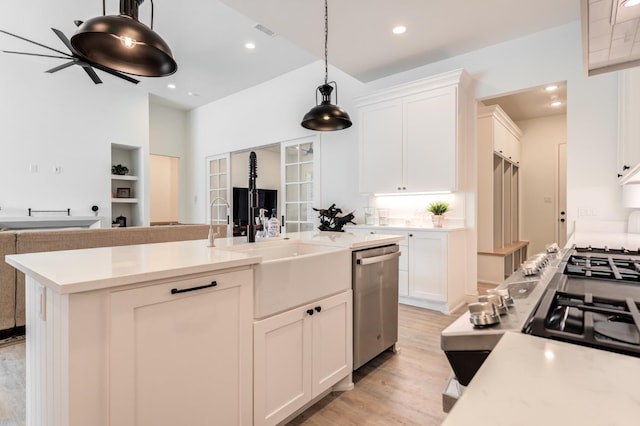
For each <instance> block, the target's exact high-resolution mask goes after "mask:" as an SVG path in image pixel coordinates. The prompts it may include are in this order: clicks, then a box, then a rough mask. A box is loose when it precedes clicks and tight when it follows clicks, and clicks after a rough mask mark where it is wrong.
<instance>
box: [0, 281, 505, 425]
mask: <svg viewBox="0 0 640 426" xmlns="http://www.w3.org/2000/svg"><path fill="white" fill-rule="evenodd" d="M492 287H493V286H486V287H485V286H483V285H479V286H478V289H479V292H480V294H483V293H484V292H485V290H486V288H492ZM461 313H462V309H461V310H459V311H457V312H455V313H454V314H452V315H444V314H441V313H439V312H435V311H430V310H425V309H419V308H414V307H411V306H406V305H400V311H399V330H398V331H399V339H398V346H399V347H400V352H399V353H397V354H393V353H391V352H385V353H383V354H381V355H380V356H378V357H377V358H375V359H374V360H372V361H370V362H369V363H368V364H367V365H365V366H363V367H362V368H360V369H359V370H358V371H356V372H355V373H354V377H353V379H354V383H355V389H354V390H352V391H349V392H335V393H331V394H329V395H328V396H326V397H325V398H324V399H322V400H321V401H319V402H318V403H317V404H316V405H314V406H313V407H311V408H310V409H309V410H307V411H305V412H304V413H302V414H301V415H299V416H298V417H296V418H295V419H294V420H293V421H291V422H290V423H289V425H292V426H295V425H306V426H314V425H318V426H329V425H331V426H333V425H340V426H348V425H358V426H360V425H372V426H376V425H380V426H383V425H384V426H391V425H420V426H427V425H439V424H440V423H441V422H442V420H443V419H444V416H445V414H444V413H443V411H442V390H443V389H444V387H445V384H446V382H447V380H448V378H449V374H450V368H449V364H448V363H447V360H446V357H445V355H444V353H443V352H442V350H441V349H440V332H441V331H442V330H443V329H444V328H446V327H447V326H448V325H449V324H450V323H451V322H453V320H455V319H456V318H457V317H458V316H459V315H460V314H461ZM25 395H26V393H25V344H24V343H18V344H14V345H10V346H5V347H2V348H0V426H17V425H24V424H25V418H26V415H25Z"/></svg>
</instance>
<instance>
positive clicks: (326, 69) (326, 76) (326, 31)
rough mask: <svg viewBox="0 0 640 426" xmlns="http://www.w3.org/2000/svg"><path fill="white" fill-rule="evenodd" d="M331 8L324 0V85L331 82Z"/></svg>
mask: <svg viewBox="0 0 640 426" xmlns="http://www.w3.org/2000/svg"><path fill="white" fill-rule="evenodd" d="M328 44H329V6H327V0H324V84H325V85H326V84H327V82H328V81H329V63H328V61H327V56H329V49H328V48H327V45H328Z"/></svg>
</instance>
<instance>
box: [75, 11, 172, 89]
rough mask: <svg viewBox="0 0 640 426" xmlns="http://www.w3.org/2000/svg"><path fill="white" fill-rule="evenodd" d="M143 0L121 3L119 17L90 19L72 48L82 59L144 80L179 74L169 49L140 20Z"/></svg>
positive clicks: (83, 26)
mask: <svg viewBox="0 0 640 426" xmlns="http://www.w3.org/2000/svg"><path fill="white" fill-rule="evenodd" d="M143 2H144V0H120V15H117V16H115V15H108V16H107V15H106V11H105V0H102V16H97V17H95V18H91V19H89V20H87V21H85V22H83V23H81V25H80V26H79V28H78V30H77V31H76V33H75V34H74V35H73V37H71V45H72V46H73V47H74V49H75V50H77V51H78V52H79V53H80V54H81V55H82V56H83V57H85V58H87V59H89V60H90V61H91V62H93V63H96V64H100V65H102V66H104V67H108V68H111V69H113V70H117V71H120V72H123V73H127V74H132V75H139V76H142V77H163V76H167V75H171V74H173V73H175V72H176V71H177V70H178V65H177V64H176V61H175V59H174V58H173V53H172V52H171V49H170V48H169V45H168V44H167V43H166V42H165V41H164V40H163V39H162V37H160V36H159V35H158V34H157V33H156V32H154V31H153V0H151V28H149V27H147V26H146V25H144V24H143V23H141V22H140V21H139V20H138V7H139V6H140V5H141V4H142V3H143Z"/></svg>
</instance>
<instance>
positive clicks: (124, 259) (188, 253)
mask: <svg viewBox="0 0 640 426" xmlns="http://www.w3.org/2000/svg"><path fill="white" fill-rule="evenodd" d="M402 238H403V236H401V235H380V234H366V235H356V234H353V233H350V232H320V231H310V232H300V233H289V234H287V236H286V239H287V240H289V241H300V242H302V243H304V244H318V245H323V246H332V247H339V248H347V249H351V250H359V249H366V248H370V247H377V246H383V245H388V244H395V243H397V242H398V241H400V240H401V239H402ZM283 240H285V237H280V238H268V239H264V240H261V241H259V242H257V243H255V246H256V247H258V246H260V245H261V244H279V243H282V244H286V242H285V241H283ZM215 244H216V247H207V241H206V240H195V241H178V242H169V243H157V244H141V245H130V246H119V247H104V248H92V249H83V250H64V251H51V252H43V253H28V254H16V255H9V256H6V261H7V263H9V264H10V265H11V266H13V267H15V268H16V269H18V270H20V271H22V272H24V273H25V274H27V275H30V276H32V277H34V278H36V279H37V280H38V281H39V282H40V283H41V284H43V285H46V286H49V287H51V288H52V289H53V290H55V291H56V292H58V293H61V294H69V293H77V292H82V291H91V290H98V289H104V288H110V287H117V286H122V285H128V284H134V283H139V282H144V281H149V280H156V279H164V278H172V277H179V276H184V275H187V274H196V273H202V272H213V271H217V270H221V269H227V268H235V267H240V266H247V265H252V264H256V263H260V262H262V257H261V256H258V255H255V254H247V253H244V252H243V251H242V250H230V248H231V247H236V246H238V245H243V246H244V245H246V244H247V242H246V237H235V238H219V239H216V240H215Z"/></svg>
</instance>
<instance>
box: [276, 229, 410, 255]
mask: <svg viewBox="0 0 640 426" xmlns="http://www.w3.org/2000/svg"><path fill="white" fill-rule="evenodd" d="M287 237H288V238H290V239H294V240H301V241H302V242H305V243H309V244H320V245H325V246H334V247H342V248H348V249H351V250H361V249H367V248H371V247H379V246H384V245H388V244H396V243H398V242H399V241H400V240H402V239H403V238H404V235H390V234H359V233H358V234H356V233H353V232H349V230H348V229H347V230H346V231H345V232H328V231H307V232H294V233H288V234H287Z"/></svg>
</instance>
